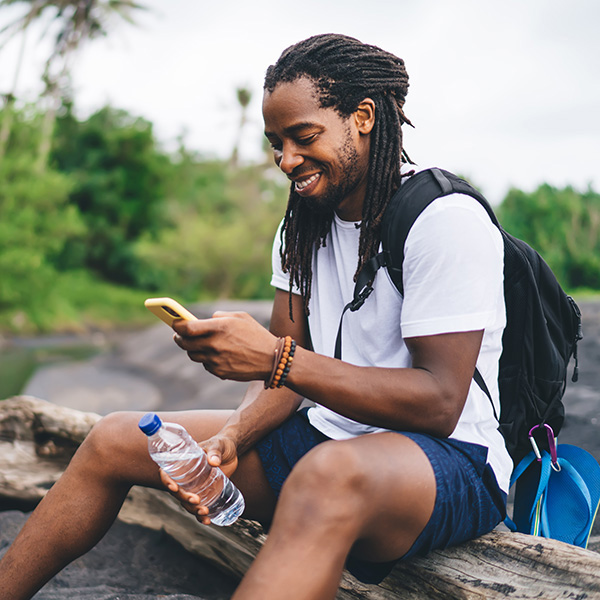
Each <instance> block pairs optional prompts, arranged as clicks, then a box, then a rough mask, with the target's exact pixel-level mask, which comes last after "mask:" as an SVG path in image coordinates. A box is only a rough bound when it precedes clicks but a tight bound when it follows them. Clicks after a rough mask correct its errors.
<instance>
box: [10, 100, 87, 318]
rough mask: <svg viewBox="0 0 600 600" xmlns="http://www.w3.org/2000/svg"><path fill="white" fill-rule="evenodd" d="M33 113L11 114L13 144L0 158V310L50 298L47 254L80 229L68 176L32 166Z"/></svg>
mask: <svg viewBox="0 0 600 600" xmlns="http://www.w3.org/2000/svg"><path fill="white" fill-rule="evenodd" d="M39 118H40V117H39V115H35V114H33V115H29V114H25V113H24V112H23V111H21V112H16V113H15V120H14V123H13V126H14V128H15V131H16V135H15V137H16V139H17V140H18V144H16V145H15V146H14V147H13V148H12V149H11V152H9V153H7V154H6V156H5V157H4V159H3V160H2V161H0V273H2V276H1V277H0V310H7V309H13V308H17V307H18V308H20V309H21V310H23V311H26V312H29V313H31V309H32V307H33V306H38V307H39V306H40V305H43V304H44V303H45V304H46V305H48V304H49V302H50V297H51V295H52V291H51V290H52V287H53V283H54V281H55V279H56V276H57V272H56V270H55V267H54V264H53V258H54V257H55V256H56V255H58V254H59V253H60V252H61V251H62V249H63V246H64V244H65V240H66V239H67V238H69V237H70V236H73V235H80V234H83V232H84V225H83V223H82V222H81V220H80V218H79V214H78V212H77V209H76V208H75V207H73V206H70V205H69V203H68V194H69V191H70V189H71V187H72V182H71V180H70V178H69V177H67V176H65V175H63V174H61V173H58V172H56V171H53V170H51V169H48V170H47V171H46V172H45V173H43V174H41V175H38V174H36V173H35V171H34V169H33V157H34V155H35V151H36V145H37V130H38V128H39Z"/></svg>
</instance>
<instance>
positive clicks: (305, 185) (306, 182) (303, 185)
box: [294, 173, 321, 194]
mask: <svg viewBox="0 0 600 600" xmlns="http://www.w3.org/2000/svg"><path fill="white" fill-rule="evenodd" d="M320 178H321V173H315V174H314V175H311V176H310V177H306V178H305V179H296V180H295V182H294V183H295V189H296V192H298V193H299V194H302V193H303V192H304V193H307V192H310V191H311V190H312V189H313V188H314V187H315V185H316V183H317V181H319V179H320ZM313 184H314V185H313Z"/></svg>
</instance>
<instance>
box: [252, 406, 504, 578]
mask: <svg viewBox="0 0 600 600" xmlns="http://www.w3.org/2000/svg"><path fill="white" fill-rule="evenodd" d="M306 413H307V409H302V410H300V411H299V412H297V413H296V414H295V415H293V416H292V417H291V418H290V419H288V420H287V421H286V422H285V423H283V424H282V425H281V426H280V427H279V428H277V429H275V430H274V431H272V432H271V433H270V434H269V435H267V436H266V437H265V438H263V439H262V440H261V441H260V442H259V444H258V445H257V447H256V449H257V450H258V454H259V456H260V459H261V461H262V464H263V467H264V469H265V473H266V475H267V479H268V481H269V483H270V485H271V487H272V488H273V490H274V491H275V493H276V494H277V495H279V493H280V491H281V488H282V486H283V483H284V481H285V479H286V478H287V476H288V475H289V474H290V472H291V470H292V468H293V466H294V465H295V464H296V463H297V462H298V461H299V460H300V459H301V458H302V457H303V456H304V455H305V454H306V453H307V452H308V451H309V450H310V449H311V448H313V447H314V446H316V445H317V444H320V443H322V442H324V441H327V440H329V439H330V438H328V437H327V436H326V435H324V434H322V433H321V432H320V431H318V430H317V429H315V428H314V427H313V426H312V425H311V424H310V423H309V422H308V417H307V415H306ZM399 433H402V435H405V436H406V437H408V438H410V439H411V440H413V441H414V442H416V443H417V444H418V445H419V446H420V447H421V448H422V450H423V452H425V454H426V455H427V457H428V458H429V462H430V463H431V465H432V467H433V472H434V473H435V481H436V486H437V489H436V499H435V505H434V508H433V514H432V515H431V518H430V520H429V522H428V523H427V525H426V526H425V528H424V529H423V531H422V532H421V534H420V535H419V537H418V538H417V539H416V541H415V543H414V544H413V545H412V547H411V548H410V550H409V551H408V552H407V553H406V554H405V555H404V556H402V557H401V559H399V560H404V559H406V558H409V557H411V556H424V555H425V554H427V553H428V552H430V551H431V550H433V549H436V548H438V549H441V548H446V547H448V546H454V545H456V544H460V543H461V542H465V541H467V540H471V539H474V538H476V537H479V536H480V535H483V534H484V533H487V532H489V531H491V530H492V529H494V527H496V525H498V523H500V521H502V520H503V519H504V517H505V516H506V494H505V493H504V492H502V491H501V490H500V488H499V487H498V483H497V482H496V477H495V476H494V473H493V471H492V470H491V468H490V467H489V465H487V464H486V459H487V448H485V447H483V446H479V445H477V444H469V443H467V442H459V441H457V440H451V439H446V438H436V437H433V436H430V435H427V434H422V433H413V432H404V431H402V432H399ZM396 562H397V561H391V562H385V563H374V562H369V561H365V560H360V559H356V558H353V557H352V556H350V557H348V560H347V562H346V568H347V569H348V570H349V571H350V573H352V575H354V576H355V577H356V578H357V579H359V580H360V581H363V582H365V583H379V582H380V581H382V580H383V579H384V578H385V577H386V576H387V575H388V574H389V572H390V571H391V570H392V568H393V567H394V565H395V564H396Z"/></svg>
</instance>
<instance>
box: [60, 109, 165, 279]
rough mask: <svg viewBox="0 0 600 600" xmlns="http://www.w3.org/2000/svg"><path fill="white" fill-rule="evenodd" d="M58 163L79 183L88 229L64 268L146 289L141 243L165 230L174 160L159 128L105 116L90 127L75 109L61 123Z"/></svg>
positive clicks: (77, 200) (76, 198) (76, 194)
mask: <svg viewBox="0 0 600 600" xmlns="http://www.w3.org/2000/svg"><path fill="white" fill-rule="evenodd" d="M52 157H53V163H54V164H55V165H56V167H57V168H58V169H59V170H60V171H62V172H65V173H68V174H69V175H70V176H71V178H72V180H73V182H74V185H73V189H72V191H71V194H70V201H71V203H73V204H74V205H75V206H76V207H77V208H78V209H79V212H80V214H81V216H82V218H83V220H84V222H85V224H86V226H87V230H86V234H85V236H84V237H79V238H75V239H71V240H70V241H69V243H68V244H67V246H66V247H65V252H64V253H63V254H62V255H61V256H60V257H58V260H57V265H58V266H59V268H63V269H64V268H73V267H79V266H86V267H89V268H91V269H94V270H95V271H96V272H98V273H99V274H100V275H101V276H103V277H105V278H107V279H109V280H112V281H115V282H118V283H127V284H130V285H134V286H136V285H140V284H142V285H143V284H144V283H146V277H145V273H144V272H143V266H142V265H140V263H139V261H138V260H137V258H136V256H135V252H134V251H133V242H135V240H137V239H138V238H139V237H140V236H141V235H142V234H143V233H144V234H146V233H150V234H156V232H157V231H158V230H159V229H160V227H161V226H162V214H161V206H162V202H163V198H164V181H165V177H166V170H167V167H168V159H167V157H166V156H165V155H164V154H163V153H162V152H161V151H160V150H159V149H158V148H157V143H156V141H155V139H154V135H153V131H152V125H151V124H150V123H148V122H147V121H145V120H143V119H140V118H134V117H132V116H131V115H129V114H128V113H126V112H125V111H121V110H115V109H112V108H109V107H106V108H103V109H102V110H100V111H98V112H97V113H95V114H94V115H92V116H91V117H90V118H89V119H87V120H86V121H83V122H79V121H77V120H76V119H75V118H74V116H73V114H72V112H71V111H70V110H69V107H67V111H66V114H64V115H63V116H61V117H60V118H59V119H58V122H57V133H56V139H55V142H54V150H53V155H52Z"/></svg>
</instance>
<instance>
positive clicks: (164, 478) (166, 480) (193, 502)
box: [159, 469, 210, 525]
mask: <svg viewBox="0 0 600 600" xmlns="http://www.w3.org/2000/svg"><path fill="white" fill-rule="evenodd" d="M159 475H160V480H161V482H162V483H163V485H164V486H165V487H166V488H167V490H168V491H169V493H170V494H171V495H172V496H173V497H174V498H176V499H177V500H178V501H179V503H180V504H181V506H182V507H183V508H184V509H185V510H186V511H187V512H189V513H190V514H191V515H193V516H194V517H196V520H197V521H198V522H199V523H202V524H204V525H209V524H210V518H209V517H208V516H207V515H208V507H207V506H202V505H201V504H200V497H199V496H198V494H193V493H191V492H186V491H185V490H182V489H181V488H180V487H179V486H178V485H177V484H176V483H175V482H174V481H173V480H172V479H171V478H170V477H169V475H167V473H165V471H163V470H162V469H160V470H159Z"/></svg>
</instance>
